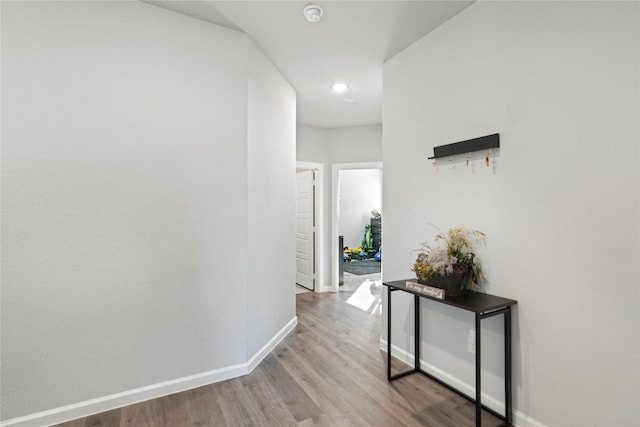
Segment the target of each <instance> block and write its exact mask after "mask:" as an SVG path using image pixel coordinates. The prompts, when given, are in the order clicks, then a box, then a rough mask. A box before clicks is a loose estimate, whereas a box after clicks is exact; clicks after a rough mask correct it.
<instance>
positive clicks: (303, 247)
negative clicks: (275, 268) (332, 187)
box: [296, 170, 315, 290]
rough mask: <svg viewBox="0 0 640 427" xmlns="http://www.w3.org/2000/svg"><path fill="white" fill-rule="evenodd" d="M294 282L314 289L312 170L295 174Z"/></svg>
mask: <svg viewBox="0 0 640 427" xmlns="http://www.w3.org/2000/svg"><path fill="white" fill-rule="evenodd" d="M296 183H297V185H296V283H297V284H299V285H300V286H304V287H305V288H307V289H311V290H313V289H314V273H315V271H314V270H315V265H314V261H315V258H314V253H313V252H314V246H315V238H314V227H315V224H314V222H315V221H314V189H313V171H311V170H309V171H304V172H300V173H298V174H297V176H296Z"/></svg>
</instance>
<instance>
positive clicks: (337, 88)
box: [331, 83, 349, 93]
mask: <svg viewBox="0 0 640 427" xmlns="http://www.w3.org/2000/svg"><path fill="white" fill-rule="evenodd" d="M348 87H349V86H347V85H346V84H345V83H335V84H334V85H333V86H331V89H333V91H334V92H337V93H342V92H344V91H345V90H347V88H348Z"/></svg>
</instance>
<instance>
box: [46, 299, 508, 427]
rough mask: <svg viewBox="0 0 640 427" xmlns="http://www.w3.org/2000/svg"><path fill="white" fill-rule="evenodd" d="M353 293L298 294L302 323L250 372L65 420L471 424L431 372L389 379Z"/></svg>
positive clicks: (75, 425) (468, 408)
mask: <svg viewBox="0 0 640 427" xmlns="http://www.w3.org/2000/svg"><path fill="white" fill-rule="evenodd" d="M352 295H353V293H351V292H340V293H325V294H318V293H315V292H306V293H302V294H298V295H297V296H296V298H297V315H298V326H297V328H296V329H295V331H294V332H293V333H291V334H290V335H289V336H288V337H287V338H286V339H285V340H284V341H283V342H282V343H280V344H279V345H278V346H277V347H276V349H275V350H274V351H273V352H272V353H271V354H269V355H268V356H267V357H266V358H265V359H264V360H263V361H262V363H260V365H258V367H257V368H256V369H255V370H254V371H253V372H252V373H251V374H249V375H246V376H244V377H240V378H235V379H232V380H228V381H223V382H220V383H216V384H212V385H209V386H204V387H200V388H197V389H194V390H188V391H185V392H182V393H177V394H173V395H170V396H166V397H163V398H158V399H154V400H150V401H146V402H142V403H139V404H136V405H131V406H128V407H124V408H120V409H116V410H113V411H109V412H105V413H102V414H98V415H95V416H92V417H88V418H84V419H79V420H76V421H72V422H68V423H64V424H60V425H59V426H58V427H81V426H82V427H86V426H105V427H106V426H114V427H115V426H172V427H173V426H195V425H199V426H239V425H245V426H274V427H275V426H278V427H280V426H347V425H349V426H352V425H355V426H385V427H387V426H433V427H436V426H438V427H440V426H452V425H455V426H472V425H474V421H475V419H474V406H473V405H471V404H470V403H469V402H467V401H466V400H465V399H463V398H461V397H460V396H458V395H456V394H454V393H452V392H450V391H449V390H447V389H446V388H444V387H442V386H439V385H437V384H435V383H433V382H431V381H430V380H428V379H427V378H425V377H422V376H420V375H411V376H408V377H405V378H402V379H400V380H397V381H395V382H393V383H392V384H389V383H388V382H387V380H386V377H385V360H386V354H385V353H384V352H383V351H381V350H380V349H379V339H380V314H379V312H378V310H375V311H374V312H373V313H369V312H367V311H363V310H360V309H358V308H356V307H354V306H353V305H350V304H345V302H346V301H347V300H348V299H349V298H350V297H351V296H352ZM485 422H486V423H487V424H486V425H496V423H497V422H498V420H497V419H496V418H494V417H492V416H491V415H489V414H484V417H483V423H485Z"/></svg>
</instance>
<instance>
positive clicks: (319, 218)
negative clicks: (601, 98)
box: [296, 162, 327, 292]
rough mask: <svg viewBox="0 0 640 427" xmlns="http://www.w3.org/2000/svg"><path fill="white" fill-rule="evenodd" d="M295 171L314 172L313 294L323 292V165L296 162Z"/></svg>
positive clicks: (324, 288) (324, 257)
mask: <svg viewBox="0 0 640 427" xmlns="http://www.w3.org/2000/svg"><path fill="white" fill-rule="evenodd" d="M296 170H313V171H315V186H316V192H315V207H314V209H315V216H316V246H315V248H314V249H315V253H314V256H315V258H316V261H317V264H316V282H315V286H314V287H313V290H314V291H315V292H325V291H326V290H327V289H326V288H327V287H326V286H325V277H324V269H325V264H326V254H325V252H326V251H325V249H324V247H325V242H324V240H325V239H324V233H325V227H326V224H325V220H324V164H323V163H313V162H296Z"/></svg>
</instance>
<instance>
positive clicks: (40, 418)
mask: <svg viewBox="0 0 640 427" xmlns="http://www.w3.org/2000/svg"><path fill="white" fill-rule="evenodd" d="M297 324H298V318H297V317H295V316H294V317H293V318H292V319H291V320H290V321H289V322H288V323H287V324H286V325H285V326H284V327H283V328H282V329H281V330H280V331H278V333H277V334H276V335H274V336H273V338H271V339H270V340H269V342H267V343H266V344H265V345H264V346H263V347H262V348H261V349H260V350H258V351H257V352H256V354H254V355H253V356H252V357H251V358H250V359H249V361H247V362H245V363H240V364H237V365H231V366H226V367H224V368H220V369H214V370H212V371H208V372H202V373H199V374H195V375H189V376H187V377H182V378H176V379H173V380H169V381H163V382H161V383H157V384H151V385H148V386H145V387H139V388H136V389H133V390H127V391H124V392H121V393H115V394H111V395H108V396H103V397H99V398H97V399H91V400H85V401H84V402H78V403H74V404H71V405H67V406H62V407H60V408H55V409H50V410H48V411H42V412H37V413H35V414H30V415H26V416H23V417H18V418H12V419H10V420H6V421H2V422H0V427H9V426H12V427H14V426H16V427H40V426H47V425H51V424H59V423H63V422H66V421H70V420H74V419H76V418H82V417H87V416H89V415H93V414H98V413H100V412H104V411H110V410H112V409H116V408H120V407H122V406H127V405H133V404H135V403H139V402H143V401H145V400H149V399H155V398H158V397H162V396H167V395H169V394H174V393H179V392H182V391H185V390H190V389H192V388H197V387H201V386H204V385H208V384H213V383H217V382H220V381H225V380H228V379H231V378H236V377H240V376H243V375H246V374H248V373H250V372H251V371H253V369H254V368H255V367H256V366H258V364H259V363H260V362H261V361H262V359H264V358H265V357H266V356H267V355H268V354H269V353H270V352H271V351H272V350H273V349H274V348H275V346H276V345H278V344H279V343H280V342H281V341H282V340H283V339H284V338H285V337H286V336H287V335H288V334H289V332H291V331H292V330H293V328H295V327H296V325H297Z"/></svg>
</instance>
